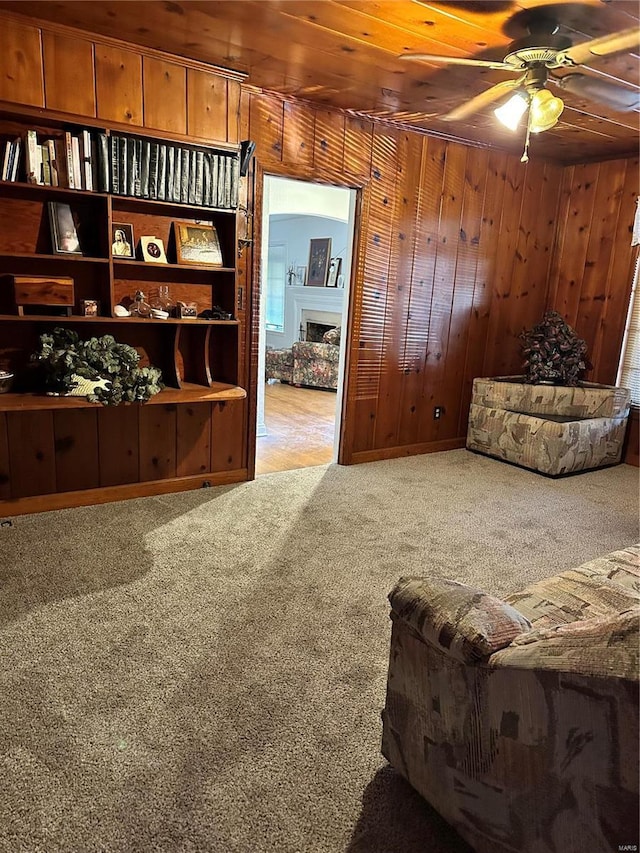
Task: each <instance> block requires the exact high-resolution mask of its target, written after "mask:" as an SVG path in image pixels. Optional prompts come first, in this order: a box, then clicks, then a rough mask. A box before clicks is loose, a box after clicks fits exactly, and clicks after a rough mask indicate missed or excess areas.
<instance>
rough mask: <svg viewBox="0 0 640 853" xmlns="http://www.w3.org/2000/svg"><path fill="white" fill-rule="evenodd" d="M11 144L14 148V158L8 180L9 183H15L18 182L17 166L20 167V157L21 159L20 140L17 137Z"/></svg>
mask: <svg viewBox="0 0 640 853" xmlns="http://www.w3.org/2000/svg"><path fill="white" fill-rule="evenodd" d="M13 144H14V146H15V152H16V153H15V157H14V160H13V166H12V167H11V175H10V176H9V180H10V181H17V180H18V166H19V165H20V157H21V152H22V140H21V139H20V137H19V136H18V137H16V139H14V140H13Z"/></svg>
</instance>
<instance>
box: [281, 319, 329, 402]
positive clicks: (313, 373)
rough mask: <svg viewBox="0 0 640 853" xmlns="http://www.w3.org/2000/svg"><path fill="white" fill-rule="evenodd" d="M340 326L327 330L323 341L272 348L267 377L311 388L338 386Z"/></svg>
mask: <svg viewBox="0 0 640 853" xmlns="http://www.w3.org/2000/svg"><path fill="white" fill-rule="evenodd" d="M339 359H340V328H339V327H338V328H335V329H330V330H329V331H328V332H325V334H324V335H323V338H322V342H318V343H316V342H312V341H295V342H294V344H293V346H292V347H291V348H287V349H271V348H269V347H267V351H266V355H265V365H266V367H265V378H266V379H279V380H280V381H281V382H290V383H291V384H293V385H306V386H309V387H311V388H328V389H333V390H335V389H336V388H337V387H338V362H339Z"/></svg>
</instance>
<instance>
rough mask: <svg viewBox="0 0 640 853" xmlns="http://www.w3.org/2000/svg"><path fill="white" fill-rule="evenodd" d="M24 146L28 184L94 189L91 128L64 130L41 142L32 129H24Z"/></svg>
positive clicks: (93, 142) (94, 146)
mask: <svg viewBox="0 0 640 853" xmlns="http://www.w3.org/2000/svg"><path fill="white" fill-rule="evenodd" d="M17 141H18V140H17ZM24 146H25V172H26V179H27V182H28V183H31V184H43V185H44V186H49V187H66V188H69V189H72V190H96V189H97V186H96V178H95V176H94V168H95V162H96V142H95V140H94V138H93V137H92V135H91V132H90V131H88V130H83V131H81V132H80V133H75V134H74V133H71V132H70V131H63V132H62V133H61V135H60V136H58V137H51V138H48V139H44V140H42V141H40V140H39V139H38V134H37V132H36V131H35V130H27V131H26V133H25V136H24Z"/></svg>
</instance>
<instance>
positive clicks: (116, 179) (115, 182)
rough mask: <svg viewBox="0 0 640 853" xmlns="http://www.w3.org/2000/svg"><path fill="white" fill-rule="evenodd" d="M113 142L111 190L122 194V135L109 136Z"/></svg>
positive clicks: (111, 142)
mask: <svg viewBox="0 0 640 853" xmlns="http://www.w3.org/2000/svg"><path fill="white" fill-rule="evenodd" d="M109 142H110V144H111V192H112V193H115V194H116V195H119V194H120V137H119V136H111V137H109Z"/></svg>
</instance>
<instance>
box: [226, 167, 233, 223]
mask: <svg viewBox="0 0 640 853" xmlns="http://www.w3.org/2000/svg"><path fill="white" fill-rule="evenodd" d="M224 161H225V162H224V206H225V208H227V210H228V209H229V208H230V207H231V175H232V169H233V165H232V164H233V158H232V157H229V156H226V157H225V158H224Z"/></svg>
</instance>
